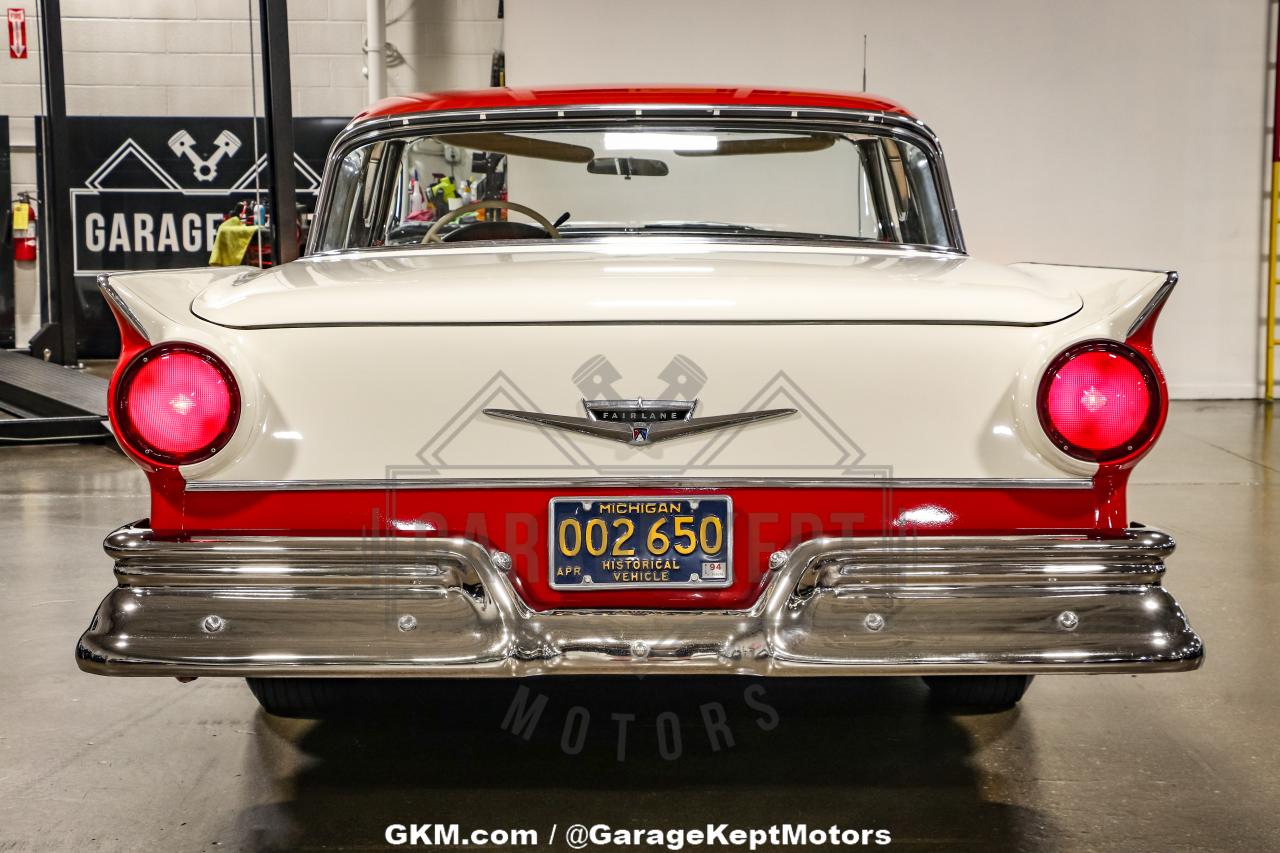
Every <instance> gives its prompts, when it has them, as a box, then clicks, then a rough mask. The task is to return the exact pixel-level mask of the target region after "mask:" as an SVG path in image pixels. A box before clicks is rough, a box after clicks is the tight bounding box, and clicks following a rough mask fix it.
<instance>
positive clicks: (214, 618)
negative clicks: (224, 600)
mask: <svg viewBox="0 0 1280 853" xmlns="http://www.w3.org/2000/svg"><path fill="white" fill-rule="evenodd" d="M225 627H227V620H226V619H223V618H222V617H221V616H218V615H217V614H215V613H211V614H209V615H208V616H206V617H204V620H203V621H202V622H201V623H200V628H201V629H202V630H203V631H204V632H205V633H206V634H216V633H218V632H219V631H221V630H222V629H223V628H225Z"/></svg>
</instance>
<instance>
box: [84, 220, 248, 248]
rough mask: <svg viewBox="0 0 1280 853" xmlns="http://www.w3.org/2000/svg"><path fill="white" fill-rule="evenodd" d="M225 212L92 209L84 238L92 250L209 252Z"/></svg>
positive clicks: (85, 225)
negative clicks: (108, 214) (97, 211)
mask: <svg viewBox="0 0 1280 853" xmlns="http://www.w3.org/2000/svg"><path fill="white" fill-rule="evenodd" d="M222 219H223V214H222V213H221V212H217V213H206V214H204V216H203V219H202V217H201V215H200V214H198V213H184V214H181V216H179V215H178V214H175V213H160V214H154V215H153V214H151V213H134V214H132V216H130V215H129V214H125V213H113V214H111V215H110V216H109V217H108V216H107V215H106V214H103V213H89V214H87V215H86V216H85V217H84V241H85V246H86V248H88V249H89V251H91V252H179V251H181V252H208V251H210V250H212V249H213V242H214V239H215V237H216V236H217V233H218V226H219V225H221V224H222Z"/></svg>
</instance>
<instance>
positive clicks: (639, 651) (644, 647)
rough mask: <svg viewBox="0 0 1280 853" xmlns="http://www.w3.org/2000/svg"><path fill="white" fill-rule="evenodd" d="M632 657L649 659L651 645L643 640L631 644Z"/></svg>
mask: <svg viewBox="0 0 1280 853" xmlns="http://www.w3.org/2000/svg"><path fill="white" fill-rule="evenodd" d="M631 656H632V657H637V658H647V657H648V656H649V644H648V643H646V642H644V641H643V640H636V641H635V642H634V643H632V644H631Z"/></svg>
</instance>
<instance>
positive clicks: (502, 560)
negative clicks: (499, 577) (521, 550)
mask: <svg viewBox="0 0 1280 853" xmlns="http://www.w3.org/2000/svg"><path fill="white" fill-rule="evenodd" d="M492 559H493V567H494V568H495V569H497V570H498V571H500V572H505V571H507V570H508V569H510V568H511V555H510V554H508V553H507V552H506V551H494V552H493V555H492Z"/></svg>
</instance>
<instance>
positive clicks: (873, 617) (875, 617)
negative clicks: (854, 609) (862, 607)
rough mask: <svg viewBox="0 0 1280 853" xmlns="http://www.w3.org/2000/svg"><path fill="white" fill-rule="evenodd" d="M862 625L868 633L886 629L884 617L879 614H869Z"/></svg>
mask: <svg viewBox="0 0 1280 853" xmlns="http://www.w3.org/2000/svg"><path fill="white" fill-rule="evenodd" d="M862 624H863V626H864V627H865V628H866V629H867V630H868V631H879V630H881V629H883V628H884V617H883V616H881V615H880V614H879V613H868V614H867V616H866V618H865V619H863V620H862Z"/></svg>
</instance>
